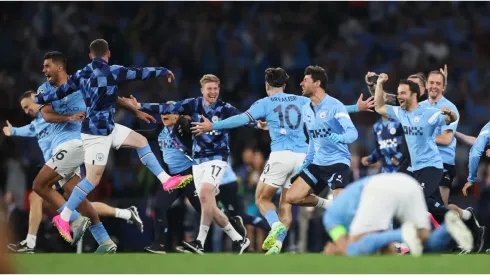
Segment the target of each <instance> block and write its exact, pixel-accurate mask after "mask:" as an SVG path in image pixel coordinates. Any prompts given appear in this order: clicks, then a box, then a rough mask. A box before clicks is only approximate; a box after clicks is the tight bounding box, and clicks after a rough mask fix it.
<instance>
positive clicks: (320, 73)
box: [305, 66, 328, 89]
mask: <svg viewBox="0 0 490 275" xmlns="http://www.w3.org/2000/svg"><path fill="white" fill-rule="evenodd" d="M305 75H311V79H313V82H316V81H320V87H322V88H323V89H326V88H327V82H328V77H327V72H325V69H323V68H322V67H320V66H308V67H306V69H305Z"/></svg>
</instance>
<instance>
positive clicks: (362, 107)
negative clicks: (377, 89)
mask: <svg viewBox="0 0 490 275" xmlns="http://www.w3.org/2000/svg"><path fill="white" fill-rule="evenodd" d="M357 108H358V109H359V112H364V111H368V112H374V111H373V110H371V108H374V96H370V97H369V98H368V99H366V100H365V101H363V100H362V94H361V95H360V96H359V99H358V100H357Z"/></svg>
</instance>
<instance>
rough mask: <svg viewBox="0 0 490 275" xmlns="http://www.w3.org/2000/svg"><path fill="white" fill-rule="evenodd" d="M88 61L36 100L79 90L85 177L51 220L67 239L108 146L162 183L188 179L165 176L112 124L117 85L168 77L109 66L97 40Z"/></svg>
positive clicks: (142, 147) (158, 71)
mask: <svg viewBox="0 0 490 275" xmlns="http://www.w3.org/2000/svg"><path fill="white" fill-rule="evenodd" d="M89 56H90V58H91V59H92V62H91V63H90V64H88V65H87V66H85V68H83V69H82V70H79V71H78V72H77V73H76V74H75V75H74V76H72V77H71V78H70V79H69V80H68V82H67V83H65V84H63V85H62V86H61V87H58V88H57V89H56V90H53V91H51V92H49V93H40V94H38V95H37V97H36V102H37V103H38V104H46V103H50V102H53V101H56V100H59V99H62V98H64V97H65V96H67V95H69V94H72V93H74V92H76V91H77V90H78V89H80V91H81V93H82V95H83V97H84V99H85V104H86V106H87V117H86V118H85V120H84V121H83V123H82V130H81V132H82V141H83V149H84V151H85V154H84V161H85V166H86V170H87V176H86V177H85V178H84V179H83V180H82V181H81V182H80V183H79V184H78V185H77V187H76V188H75V190H74V191H73V193H72V194H71V196H70V198H69V199H68V202H67V203H66V206H65V207H63V210H62V213H61V214H60V215H58V216H56V217H54V218H53V223H54V224H55V225H56V227H57V228H58V231H59V232H60V234H61V235H62V236H63V237H64V238H65V239H67V240H69V241H71V240H72V236H71V234H70V225H69V223H68V222H69V220H70V216H71V213H72V212H73V211H74V210H75V209H76V208H77V207H78V205H79V204H80V203H81V202H82V201H83V200H84V198H85V197H86V196H87V195H88V193H90V192H91V191H92V190H93V189H94V188H95V187H96V186H97V185H98V184H99V182H100V179H101V178H102V174H103V172H104V169H105V165H106V163H107V159H108V155H109V151H110V148H111V147H113V148H115V149H119V148H120V147H121V146H122V147H129V148H136V149H137V152H138V155H139V157H140V160H141V161H142V163H143V164H145V165H146V166H147V167H148V168H149V169H150V170H151V171H152V172H153V174H155V176H157V177H158V179H159V180H160V181H161V182H162V183H165V182H167V181H169V180H170V181H171V182H173V181H176V182H177V183H178V184H180V183H185V182H188V181H190V180H191V176H175V177H170V176H169V175H168V174H167V173H165V171H163V169H162V167H161V166H160V163H159V162H158V160H157V159H156V157H155V156H154V155H153V153H152V152H151V149H150V146H149V145H148V141H147V140H146V139H145V138H144V137H143V136H141V135H140V134H138V133H136V132H134V131H132V130H131V129H129V128H127V127H125V126H122V125H119V124H115V123H114V113H115V103H116V101H117V99H118V98H117V91H118V88H119V85H120V84H121V83H123V82H126V81H130V80H136V79H141V80H146V79H149V78H155V77H161V76H166V77H167V78H168V81H169V82H170V81H171V79H172V78H173V77H174V76H173V74H172V72H171V71H169V70H167V69H166V68H161V67H159V68H143V69H131V68H126V67H122V66H117V65H113V66H109V64H108V61H109V57H110V51H109V45H108V43H107V42H106V41H105V40H103V39H97V40H94V41H93V42H92V43H91V44H90V54H89Z"/></svg>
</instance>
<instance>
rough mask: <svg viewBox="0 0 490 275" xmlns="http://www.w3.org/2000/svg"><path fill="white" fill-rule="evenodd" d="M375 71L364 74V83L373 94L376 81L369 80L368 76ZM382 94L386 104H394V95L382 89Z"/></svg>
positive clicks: (373, 74)
mask: <svg viewBox="0 0 490 275" xmlns="http://www.w3.org/2000/svg"><path fill="white" fill-rule="evenodd" d="M375 75H376V73H375V72H368V73H367V74H366V76H365V77H364V81H366V85H367V87H368V90H369V93H370V94H371V95H372V96H374V94H375V91H376V82H370V81H369V77H372V76H375ZM383 96H384V99H385V102H386V104H388V105H396V95H394V94H390V93H387V92H384V91H383Z"/></svg>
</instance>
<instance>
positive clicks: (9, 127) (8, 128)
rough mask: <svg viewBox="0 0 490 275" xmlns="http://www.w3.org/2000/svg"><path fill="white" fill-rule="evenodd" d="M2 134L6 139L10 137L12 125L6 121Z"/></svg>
mask: <svg viewBox="0 0 490 275" xmlns="http://www.w3.org/2000/svg"><path fill="white" fill-rule="evenodd" d="M3 134H4V135H6V136H7V137H10V136H12V124H10V122H9V121H8V120H7V126H5V127H3Z"/></svg>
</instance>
